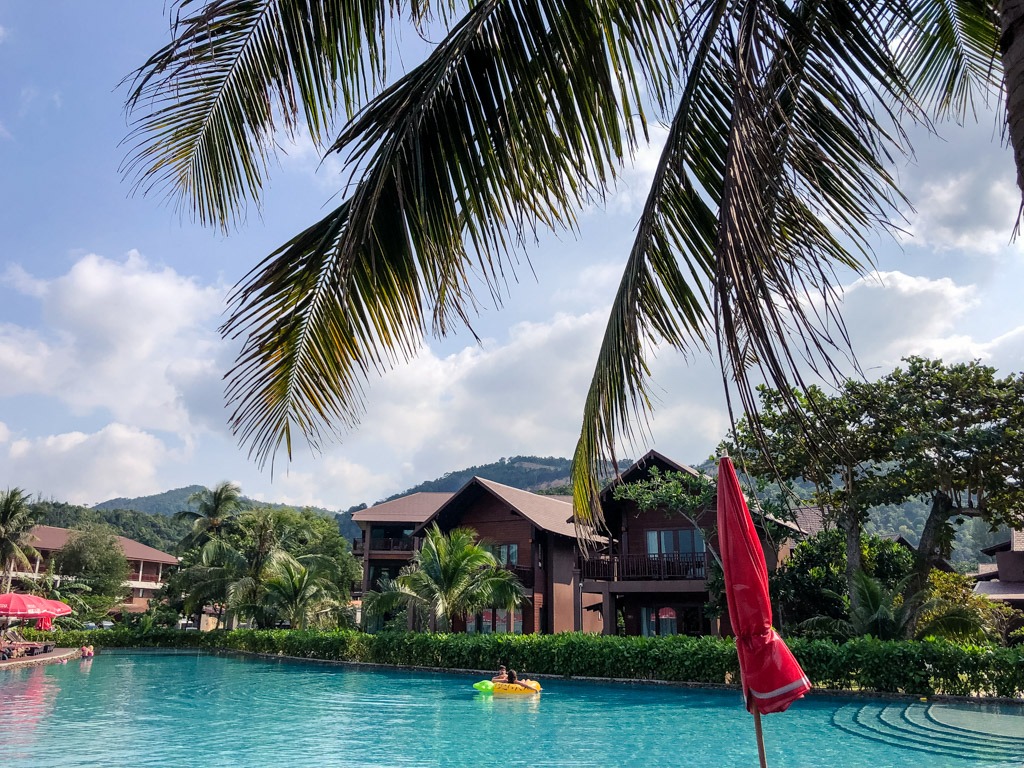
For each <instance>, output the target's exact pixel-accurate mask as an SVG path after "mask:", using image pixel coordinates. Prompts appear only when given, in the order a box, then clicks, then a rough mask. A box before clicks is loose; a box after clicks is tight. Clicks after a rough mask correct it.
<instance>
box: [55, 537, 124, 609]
mask: <svg viewBox="0 0 1024 768" xmlns="http://www.w3.org/2000/svg"><path fill="white" fill-rule="evenodd" d="M54 569H55V570H56V572H57V573H58V574H60V575H61V576H71V577H73V578H75V579H76V580H81V581H84V582H85V583H86V584H88V585H89V588H90V590H91V591H90V592H89V594H87V595H81V596H80V598H81V599H82V600H83V601H84V602H86V603H88V604H89V606H90V608H91V610H90V612H89V613H88V615H87V617H88V618H103V617H105V615H106V613H107V611H109V610H110V609H111V608H113V607H114V606H116V605H118V604H120V603H121V602H122V601H123V600H124V599H125V598H126V597H128V586H127V581H128V576H129V575H130V573H131V568H130V567H129V565H128V560H127V558H126V557H125V556H124V550H122V549H121V544H120V542H118V540H117V536H116V535H115V534H114V532H113V531H112V530H111V529H109V528H106V527H103V526H90V527H87V528H83V529H82V530H78V531H74V530H73V531H72V532H71V534H70V535H69V536H68V541H67V543H66V544H65V545H64V547H63V548H62V549H61V550H60V552H58V553H57V554H56V555H55V556H54Z"/></svg>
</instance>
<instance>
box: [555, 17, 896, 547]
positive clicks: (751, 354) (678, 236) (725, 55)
mask: <svg viewBox="0 0 1024 768" xmlns="http://www.w3.org/2000/svg"><path fill="white" fill-rule="evenodd" d="M858 11H860V12H862V15H861V16H857V12H858ZM700 13H701V14H703V15H702V16H700V14H698V12H697V11H692V12H691V19H694V20H695V23H697V22H699V23H697V28H698V30H699V32H700V35H699V37H698V39H699V40H700V44H699V45H697V46H696V47H695V49H694V53H693V56H692V58H691V60H690V62H689V66H690V70H689V73H688V77H687V79H686V81H685V82H686V87H685V89H684V91H683V93H682V97H681V99H680V103H679V106H678V109H677V111H676V113H675V117H674V119H673V123H672V125H671V128H670V130H669V133H668V137H667V140H666V143H665V147H664V149H663V151H662V155H661V158H660V161H659V165H658V168H657V171H656V173H655V176H654V181H653V184H652V186H651V190H650V193H649V195H648V199H647V202H646V205H645V208H644V211H643V214H642V216H641V219H640V224H639V226H638V231H637V237H636V238H635V240H634V244H633V249H632V251H631V253H630V258H629V260H628V261H627V264H626V269H625V272H624V274H623V278H622V282H621V283H620V287H619V291H618V293H617V294H616V297H615V301H614V303H613V306H612V311H611V316H610V319H609V322H608V326H607V329H606V332H605V337H604V341H603V342H602V347H601V352H600V355H599V358H598V362H597V366H596V368H595V374H594V377H593V379H592V382H591V387H590V390H589V392H588V396H587V400H586V404H585V409H584V419H583V428H582V430H581V436H580V440H579V442H578V443H577V447H576V451H575V454H574V463H573V485H574V505H575V508H576V515H577V517H576V519H577V521H578V522H579V524H581V525H582V526H584V527H587V526H589V525H591V524H592V521H593V523H596V524H597V525H598V526H599V525H600V522H601V521H600V506H599V504H597V503H596V499H597V493H598V490H599V487H598V482H599V481H598V477H599V469H600V468H601V467H603V466H606V465H607V464H609V463H611V464H613V465H614V462H615V451H614V443H615V441H616V439H618V438H620V437H621V438H624V439H625V440H626V441H627V442H630V443H632V441H633V439H634V431H633V429H634V427H633V426H632V422H636V423H639V424H641V425H646V417H647V413H648V411H649V407H650V402H649V399H648V394H647V392H648V390H647V386H648V385H647V381H646V379H647V377H648V376H649V369H648V366H647V355H648V354H649V352H650V350H651V349H652V348H653V347H654V346H655V345H657V344H659V343H667V344H668V345H670V346H672V347H675V348H676V349H678V350H680V351H681V352H683V353H688V352H691V351H693V350H694V349H697V350H699V349H701V348H704V349H707V348H709V347H710V346H711V339H712V338H714V339H715V340H716V341H717V345H718V353H719V356H720V358H721V362H722V366H723V379H724V381H725V383H726V386H727V391H728V388H729V384H730V382H731V384H733V385H735V387H736V388H737V389H738V391H739V394H740V399H741V402H742V406H743V409H744V411H745V412H746V413H747V414H749V415H751V416H752V418H751V423H752V424H754V425H755V427H756V424H757V420H756V410H757V403H756V400H757V398H756V396H755V391H754V383H756V382H757V381H759V380H766V381H768V382H769V384H770V385H771V386H773V387H775V388H776V389H778V390H779V391H781V392H784V393H789V396H790V397H793V396H795V395H794V390H796V391H797V392H798V391H800V390H802V389H806V388H807V385H806V384H805V382H804V371H806V370H807V369H810V370H813V371H817V372H819V373H823V374H824V373H831V374H833V375H836V373H837V368H836V367H835V365H834V363H833V362H832V361H833V358H834V356H835V355H836V354H837V353H842V352H844V351H845V350H847V349H848V344H847V339H846V334H845V330H844V329H843V325H842V322H841V318H840V316H839V313H838V311H837V309H836V303H837V297H836V296H835V295H834V293H833V289H832V288H831V286H832V285H833V284H834V282H835V275H834V273H833V269H834V268H835V267H836V266H838V265H842V266H845V267H851V268H854V269H858V268H860V267H861V265H862V264H863V263H864V260H865V259H866V258H870V250H869V247H868V239H867V233H868V231H869V229H871V228H872V227H874V226H876V225H877V224H880V223H881V224H882V225H885V224H886V222H887V220H888V219H887V213H888V212H891V211H892V210H893V209H894V208H895V205H894V202H895V200H897V199H899V194H898V192H897V191H896V189H895V187H894V184H893V180H892V179H891V177H890V176H889V174H888V172H887V170H886V167H885V162H886V160H887V159H888V158H889V156H890V154H889V153H890V151H891V149H892V148H893V147H896V146H898V143H899V141H900V140H902V138H903V136H902V134H901V133H900V132H899V129H898V127H893V128H891V131H895V133H891V132H890V131H888V130H887V129H886V125H889V126H896V125H897V124H896V121H895V113H894V111H893V110H894V109H895V108H896V107H895V106H894V107H891V108H889V107H886V106H885V105H886V104H892V105H899V106H902V107H906V106H908V102H909V99H908V95H907V89H906V83H905V81H904V80H903V78H902V77H901V76H900V73H899V72H898V71H897V70H896V68H895V65H894V63H893V62H892V58H891V56H890V55H889V53H888V51H887V49H886V44H885V37H884V35H882V36H881V37H877V35H881V33H882V32H883V31H884V26H883V24H882V16H881V14H879V12H878V11H877V10H872V9H871V8H869V7H866V6H864V4H857V8H856V9H854V10H850V9H847V8H838V7H837V6H836V5H835V4H830V3H816V2H810V3H803V4H800V6H799V9H798V11H797V12H793V13H790V12H789V11H788V9H786V8H785V7H783V6H782V5H781V4H778V5H773V4H769V3H758V2H729V0H721V2H719V3H715V4H713V3H708V4H705V5H702V6H700ZM776 14H778V15H776ZM853 16H857V19H856V20H857V23H856V24H854V23H853V19H852V17H853ZM712 51H716V52H719V56H717V57H715V58H712V57H711V52H712ZM864 83H867V84H868V85H867V86H866V88H865V85H864ZM865 89H866V90H867V95H865V93H864V91H865ZM871 102H877V103H878V104H880V105H881V106H878V107H875V109H878V110H880V113H881V114H880V115H876V114H875V112H874V111H873V108H872V107H871V106H869V104H870V103H871ZM911 106H912V105H911ZM837 232H838V234H837ZM844 239H845V240H847V241H849V242H852V243H853V246H854V248H856V249H857V250H856V251H851V250H849V248H848V246H846V245H844V242H843V240H844ZM819 442H820V440H819Z"/></svg>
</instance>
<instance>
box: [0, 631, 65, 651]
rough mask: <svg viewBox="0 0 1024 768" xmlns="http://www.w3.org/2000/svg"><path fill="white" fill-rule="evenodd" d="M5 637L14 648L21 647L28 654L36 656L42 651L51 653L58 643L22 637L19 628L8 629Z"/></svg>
mask: <svg viewBox="0 0 1024 768" xmlns="http://www.w3.org/2000/svg"><path fill="white" fill-rule="evenodd" d="M4 639H5V640H6V641H7V645H9V646H11V647H13V648H21V649H23V650H24V651H25V655H26V656H36V655H38V654H40V653H49V652H50V651H52V650H53V649H54V648H55V647H56V645H57V644H56V643H47V642H43V643H33V642H31V641H29V640H26V639H25V638H24V637H22V636H21V635H20V634H19V633H18V631H17V630H14V629H8V630H7V631H6V632H5V633H4Z"/></svg>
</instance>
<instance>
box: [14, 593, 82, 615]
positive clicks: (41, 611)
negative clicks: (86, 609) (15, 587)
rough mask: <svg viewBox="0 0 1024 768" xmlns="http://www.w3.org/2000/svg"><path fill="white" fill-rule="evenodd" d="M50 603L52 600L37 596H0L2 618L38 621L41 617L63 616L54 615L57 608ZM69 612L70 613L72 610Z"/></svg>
mask: <svg viewBox="0 0 1024 768" xmlns="http://www.w3.org/2000/svg"><path fill="white" fill-rule="evenodd" d="M50 602H51V601H50V600H46V599H45V598H42V597H36V596H35V595H22V594H18V593H17V592H6V593H4V594H2V595H0V616H7V617H8V618H11V619H38V618H39V617H40V616H57V615H63V614H57V613H54V610H55V608H54V607H53V606H52V605H50V604H49V603H50ZM52 602H56V601H52ZM60 605H64V603H60ZM65 607H67V606H65ZM68 610H69V612H70V609H68Z"/></svg>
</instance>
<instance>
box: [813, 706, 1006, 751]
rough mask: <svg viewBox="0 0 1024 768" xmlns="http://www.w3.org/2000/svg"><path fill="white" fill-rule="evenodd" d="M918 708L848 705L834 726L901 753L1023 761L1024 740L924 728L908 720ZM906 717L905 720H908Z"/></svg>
mask: <svg viewBox="0 0 1024 768" xmlns="http://www.w3.org/2000/svg"><path fill="white" fill-rule="evenodd" d="M914 708H917V709H920V707H918V706H917V705H913V704H912V705H909V706H907V705H892V704H888V705H880V704H847V705H846V706H843V707H840V708H839V709H838V710H836V712H835V714H834V715H833V716H832V724H833V725H834V726H835V727H836V728H839V729H840V730H842V731H844V732H846V733H850V734H853V735H855V736H860V737H862V738H866V739H871V740H872V741H875V742H878V743H881V744H887V745H891V746H895V747H900V748H902V749H911V750H914V751H917V752H925V753H928V754H932V755H939V756H943V757H959V758H977V759H981V760H993V761H994V760H999V761H1015V760H1016V761H1024V739H1014V738H1012V737H1003V736H993V735H990V734H985V733H982V732H977V731H972V732H970V733H965V732H964V729H960V728H957V727H950V726H945V725H943V724H942V723H941V722H939V721H938V720H933V721H931V722H932V725H930V726H927V727H925V726H922V725H920V724H918V723H917V722H914V721H913V720H908V719H907V718H908V717H911V716H910V715H909V711H910V710H911V709H914ZM905 715H906V716H905Z"/></svg>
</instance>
